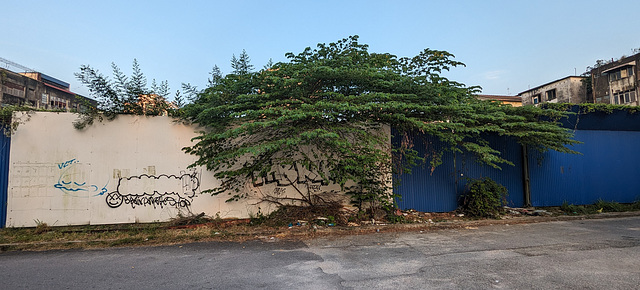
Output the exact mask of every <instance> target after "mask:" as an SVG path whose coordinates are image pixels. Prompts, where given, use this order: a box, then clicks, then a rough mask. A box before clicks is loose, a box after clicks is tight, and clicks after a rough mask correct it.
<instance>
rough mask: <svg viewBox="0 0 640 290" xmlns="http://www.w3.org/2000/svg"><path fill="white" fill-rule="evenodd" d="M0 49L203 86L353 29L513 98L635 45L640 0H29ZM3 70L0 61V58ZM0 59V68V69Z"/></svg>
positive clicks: (59, 71)
mask: <svg viewBox="0 0 640 290" xmlns="http://www.w3.org/2000/svg"><path fill="white" fill-rule="evenodd" d="M1 11H2V12H1V13H0V14H1V16H0V27H2V29H1V30H0V31H2V32H1V33H0V35H1V36H0V57H2V58H5V59H8V60H10V61H13V62H16V63H19V64H21V65H23V66H26V67H29V68H32V69H34V70H36V71H39V72H42V73H44V74H47V75H49V76H52V77H55V78H58V79H60V80H63V81H65V82H68V83H70V84H71V90H72V91H73V92H76V93H79V94H81V95H84V96H88V97H92V96H91V95H90V94H89V91H88V89H87V88H86V87H85V86H83V85H82V84H81V83H80V82H79V81H77V80H76V78H75V76H74V73H77V72H79V68H80V66H81V65H89V66H91V67H93V68H95V69H98V70H99V71H100V72H101V73H103V74H104V75H108V76H110V75H111V73H112V71H111V63H115V64H116V65H117V66H118V67H120V68H121V69H122V70H123V72H124V73H126V74H127V75H129V74H130V73H131V66H132V62H133V60H134V59H137V61H138V63H139V64H140V67H141V69H142V71H143V72H144V74H145V75H146V77H147V79H148V83H149V84H151V80H152V79H156V81H158V82H160V81H164V80H166V81H168V82H169V86H170V87H171V90H172V92H175V91H176V90H178V89H180V85H181V83H190V84H192V85H195V86H197V87H199V88H204V87H205V86H206V84H207V77H208V76H209V72H210V71H211V69H212V67H213V66H214V65H218V66H219V67H220V69H221V70H222V72H223V73H229V72H230V71H231V66H230V60H231V58H232V56H233V55H235V56H238V55H239V54H240V53H242V50H243V49H244V50H246V52H247V54H248V55H249V56H250V58H251V63H252V64H253V65H254V66H255V67H256V68H262V67H263V66H264V65H265V64H266V63H267V62H268V61H269V59H272V60H273V61H274V62H278V61H286V60H287V59H286V58H285V57H284V55H285V53H287V52H293V53H299V52H301V51H303V50H304V48H306V47H312V48H313V47H315V46H316V44H318V43H330V42H335V41H338V40H340V39H342V38H345V37H348V36H350V35H359V36H360V40H359V42H360V43H366V44H368V45H369V50H370V52H379V53H391V54H394V55H397V56H399V57H402V56H409V57H411V56H415V55H417V54H418V53H420V51H422V50H424V49H425V48H430V49H436V50H445V51H448V52H450V53H452V54H454V55H455V60H457V61H461V62H463V63H465V64H466V67H457V68H453V69H452V70H451V71H449V72H446V73H444V75H445V76H446V77H448V78H449V79H451V80H455V81H458V82H461V83H463V84H465V85H467V86H481V87H482V93H483V94H495V95H517V94H518V93H520V92H523V91H526V90H528V89H529V88H533V87H536V86H539V85H542V84H544V83H547V82H551V81H554V80H557V79H560V78H564V77H566V76H570V75H575V74H577V75H579V74H581V73H583V72H585V69H586V67H587V66H590V65H593V64H594V63H595V62H596V60H598V59H605V60H607V59H612V58H619V57H621V56H623V55H631V54H633V49H637V48H640V33H638V28H640V17H637V13H638V11H640V1H637V0H620V1H614V2H606V1H592V0H582V1H573V0H554V1H546V0H537V1H521V0H504V1H498V0H482V1H481V0H469V1H455V0H446V1H444V0H441V1H429V0H422V1H418V0H417V1H403V0H395V1H378V0H368V1H364V0H363V1H357V0H356V1H349V0H342V1H334V0H325V1H319V0H318V1H303V0H298V1H278V0H269V1H258V0H255V1H242V0H238V1H216V0H209V1H206V0H205V1H196V0H192V1H189V0H185V1H142V0H128V1H120V0H109V1H94V0H83V1H67V0H60V1H51V0H47V1H34V0H6V1H4V3H3V4H2V5H1ZM0 66H3V63H0ZM3 67H4V66H3Z"/></svg>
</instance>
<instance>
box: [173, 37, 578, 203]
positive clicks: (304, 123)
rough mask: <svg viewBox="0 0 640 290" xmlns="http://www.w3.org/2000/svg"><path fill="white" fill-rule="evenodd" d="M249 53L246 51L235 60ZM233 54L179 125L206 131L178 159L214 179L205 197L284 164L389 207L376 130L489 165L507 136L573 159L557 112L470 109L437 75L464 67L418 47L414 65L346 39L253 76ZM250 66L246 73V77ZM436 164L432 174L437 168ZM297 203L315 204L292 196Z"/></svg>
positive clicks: (406, 152)
mask: <svg viewBox="0 0 640 290" xmlns="http://www.w3.org/2000/svg"><path fill="white" fill-rule="evenodd" d="M245 54H246V53H244V52H243V55H245ZM243 55H241V58H240V59H235V58H234V59H235V63H236V64H238V63H241V60H243V59H245V60H246V62H245V63H244V64H242V66H238V67H234V73H231V74H228V75H226V76H224V77H222V76H219V77H218V78H216V81H215V82H212V83H211V86H210V87H209V88H207V89H205V90H204V91H203V92H202V93H201V94H199V95H198V97H197V98H195V100H194V101H193V103H192V104H189V105H187V106H185V107H184V110H183V113H184V116H185V118H187V119H189V120H190V121H192V122H195V123H198V124H200V125H203V126H205V127H206V128H208V129H207V131H206V132H204V133H202V135H201V136H199V137H197V138H196V139H195V140H196V144H195V145H194V146H192V147H189V148H186V149H185V150H186V152H188V153H190V154H194V155H196V156H197V158H198V159H197V161H196V162H195V164H194V166H205V167H206V168H207V169H209V170H212V171H214V172H215V175H216V176H217V177H218V178H220V179H221V181H222V182H221V184H220V186H219V187H217V188H214V189H212V190H211V192H212V193H213V194H219V193H229V194H231V199H237V198H241V197H244V196H246V195H247V194H248V193H250V191H251V189H250V188H247V184H250V183H251V182H255V181H256V180H257V179H258V178H261V177H266V176H269V175H271V174H274V173H276V172H277V171H278V170H280V168H281V167H282V166H285V165H286V166H299V167H304V168H306V169H307V170H309V171H312V172H316V173H317V175H318V176H321V177H322V179H323V180H324V181H326V182H329V181H333V182H335V183H337V184H340V185H341V186H343V187H345V186H346V185H348V184H351V183H352V184H357V186H355V187H353V188H344V189H345V191H348V192H349V193H352V194H353V198H354V200H355V201H363V200H366V201H371V200H378V201H384V200H388V197H389V196H388V193H389V191H388V190H387V189H388V186H389V182H388V181H389V180H388V178H389V177H390V172H391V171H392V165H393V164H394V162H392V161H393V159H392V155H393V154H392V150H391V148H389V139H388V136H387V135H385V134H384V133H383V130H382V129H383V127H382V126H383V125H388V126H391V127H393V128H394V129H395V130H396V131H397V132H398V134H407V133H411V132H421V133H424V134H428V135H432V136H435V137H437V138H439V139H440V140H441V141H443V142H445V143H446V144H448V145H450V150H464V151H468V152H471V153H474V154H476V155H477V156H478V158H479V160H481V161H483V162H485V163H487V164H489V165H491V166H496V167H497V166H499V165H500V164H504V163H507V164H509V163H510V162H509V161H508V160H505V159H503V158H502V157H501V156H500V152H498V151H496V150H494V149H492V148H491V147H490V146H489V145H488V144H489V143H488V142H487V141H486V140H485V136H486V135H485V134H486V133H492V134H498V135H501V136H512V137H515V138H517V140H518V141H519V142H520V143H522V144H528V145H531V146H535V147H536V148H539V149H541V150H546V149H553V150H557V151H560V152H572V151H571V150H570V149H569V148H568V147H567V145H571V144H574V143H576V141H574V140H572V139H571V138H572V134H571V133H570V132H569V131H567V130H566V129H563V128H561V127H560V126H559V125H558V124H557V123H556V121H557V120H558V118H561V117H563V116H564V114H565V113H564V112H562V111H558V110H552V109H542V108H538V107H533V106H528V107H519V108H516V107H511V106H509V105H502V104H499V103H496V102H490V101H481V100H478V99H477V98H476V97H475V96H474V94H475V93H477V91H478V87H467V86H465V85H464V84H461V83H458V82H455V81H451V80H449V79H447V78H445V77H444V76H443V75H442V74H441V73H442V72H443V71H447V70H449V69H451V68H454V67H458V66H463V63H461V62H458V61H455V60H454V56H453V55H452V54H451V53H448V52H446V51H440V50H432V49H425V50H423V51H422V52H420V53H419V54H418V55H416V56H414V57H398V56H395V55H393V54H390V53H373V52H369V47H368V45H366V44H361V43H359V42H358V36H351V37H348V38H346V39H342V40H339V41H337V42H335V43H330V44H318V45H317V48H315V49H312V48H306V49H305V50H304V51H302V52H300V53H298V54H294V53H287V54H286V57H287V59H288V61H285V62H278V63H274V64H270V66H269V67H266V68H265V69H262V70H260V71H256V72H254V71H251V69H252V66H249V65H248V56H246V55H245V56H244V57H243ZM246 68H248V69H246ZM405 145H407V146H402V148H394V149H393V153H395V155H396V157H397V158H398V159H397V160H404V161H405V164H411V163H413V162H415V161H416V160H419V159H420V158H422V157H424V156H417V155H416V151H415V150H413V149H412V148H411V146H410V143H407V144H405ZM435 156H436V157H432V158H431V159H430V160H429V161H430V162H431V164H432V165H433V166H436V165H438V164H439V162H440V161H439V159H438V158H437V155H435ZM297 190H298V191H299V192H300V193H301V194H300V199H299V200H302V201H304V202H307V203H310V204H313V203H314V202H318V200H314V199H313V197H311V196H309V195H306V196H305V195H304V194H302V191H301V190H299V189H297Z"/></svg>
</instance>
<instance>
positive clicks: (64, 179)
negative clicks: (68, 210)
mask: <svg viewBox="0 0 640 290" xmlns="http://www.w3.org/2000/svg"><path fill="white" fill-rule="evenodd" d="M78 163H79V162H78V160H76V159H71V160H69V161H66V162H62V163H58V169H61V170H62V169H64V170H63V171H62V172H61V173H60V177H59V178H58V183H56V184H54V185H53V187H55V188H57V189H60V190H61V191H62V192H64V193H66V194H70V195H74V196H84V197H88V196H100V195H104V194H105V193H107V185H108V184H109V180H107V183H106V184H105V185H104V186H102V187H100V186H98V185H94V184H92V185H88V184H87V182H76V181H72V180H70V179H72V177H71V174H69V171H70V169H72V168H73V165H75V164H78Z"/></svg>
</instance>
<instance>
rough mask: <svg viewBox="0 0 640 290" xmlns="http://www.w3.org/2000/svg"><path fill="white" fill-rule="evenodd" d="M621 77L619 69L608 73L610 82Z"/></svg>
mask: <svg viewBox="0 0 640 290" xmlns="http://www.w3.org/2000/svg"><path fill="white" fill-rule="evenodd" d="M621 78H622V73H621V71H620V70H617V71H614V72H611V73H610V74H609V81H610V82H613V81H617V80H619V79H621Z"/></svg>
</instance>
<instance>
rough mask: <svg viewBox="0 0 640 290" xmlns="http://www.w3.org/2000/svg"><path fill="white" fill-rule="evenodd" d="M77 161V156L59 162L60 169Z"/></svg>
mask: <svg viewBox="0 0 640 290" xmlns="http://www.w3.org/2000/svg"><path fill="white" fill-rule="evenodd" d="M75 163H78V160H76V159H75V158H74V159H71V160H69V161H65V162H62V163H58V169H62V168H66V167H67V166H69V165H71V164H75Z"/></svg>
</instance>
